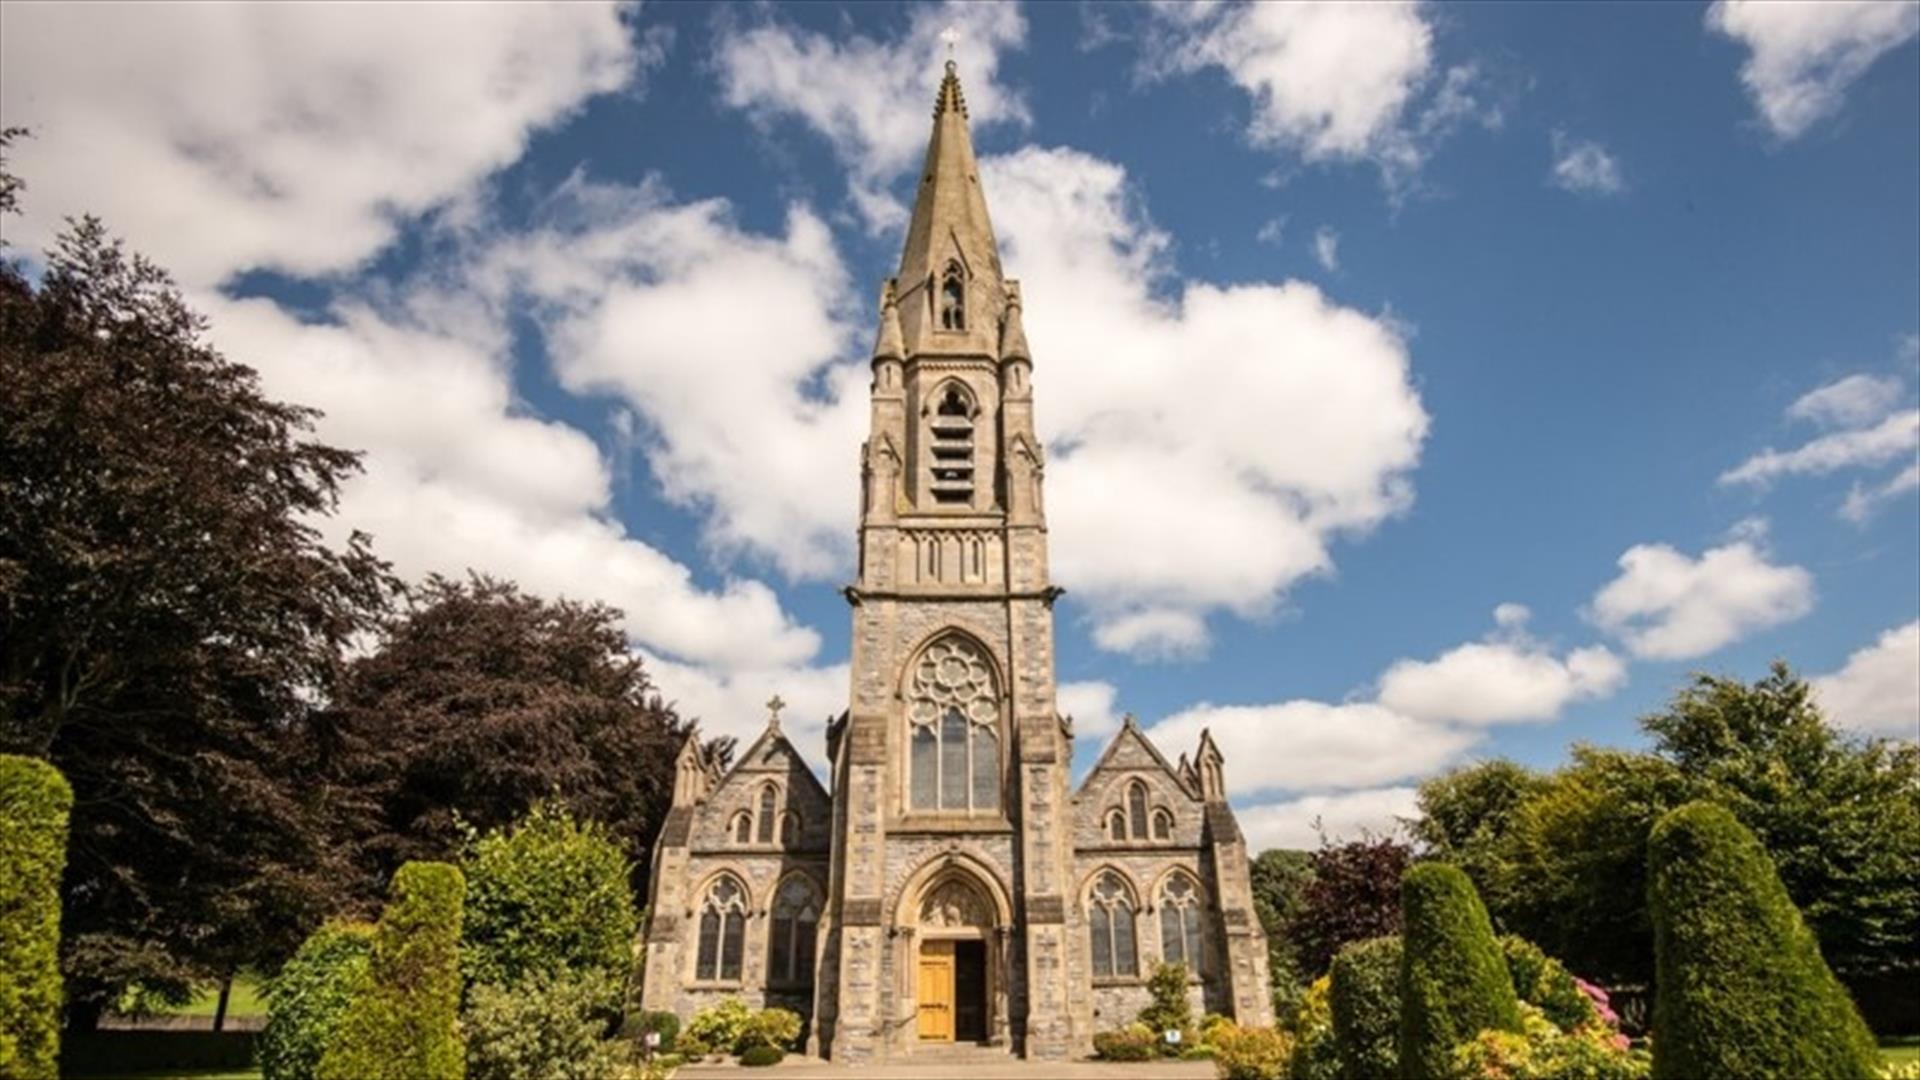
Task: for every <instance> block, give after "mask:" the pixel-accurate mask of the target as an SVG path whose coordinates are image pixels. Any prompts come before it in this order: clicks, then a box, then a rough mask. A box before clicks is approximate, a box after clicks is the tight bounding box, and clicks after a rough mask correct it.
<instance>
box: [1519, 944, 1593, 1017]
mask: <svg viewBox="0 0 1920 1080" xmlns="http://www.w3.org/2000/svg"><path fill="white" fill-rule="evenodd" d="M1500 951H1501V953H1502V954H1503V955H1505V957H1506V960H1507V973H1508V974H1510V975H1512V976H1513V992H1514V993H1515V994H1516V995H1518V996H1519V998H1520V1000H1521V1001H1524V1002H1526V1003H1527V1004H1529V1005H1532V1006H1535V1007H1536V1008H1538V1009H1539V1010H1540V1011H1541V1012H1542V1013H1544V1014H1546V1017H1547V1019H1548V1020H1551V1021H1553V1026H1555V1027H1557V1028H1559V1029H1560V1030H1561V1031H1572V1030H1574V1029H1575V1028H1578V1027H1583V1026H1585V1025H1587V1024H1592V1023H1594V1022H1596V1021H1598V1020H1599V1019H1600V1010H1599V1009H1596V1008H1595V1007H1594V1004H1593V999H1592V998H1589V997H1588V996H1587V995H1585V994H1583V993H1581V992H1580V984H1579V983H1576V982H1575V981H1574V979H1573V973H1572V972H1570V971H1568V970H1567V968H1566V965H1564V964H1562V963H1561V962H1560V961H1558V960H1555V959H1554V958H1553V957H1551V956H1548V955H1547V954H1546V951H1545V950H1544V949H1542V948H1540V946H1538V945H1535V944H1534V943H1533V942H1531V941H1528V940H1527V939H1526V938H1523V937H1519V936H1517V935H1514V934H1507V935H1505V936H1503V937H1502V938H1501V939H1500Z"/></svg>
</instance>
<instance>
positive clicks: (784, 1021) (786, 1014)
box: [733, 1009, 800, 1054]
mask: <svg viewBox="0 0 1920 1080" xmlns="http://www.w3.org/2000/svg"><path fill="white" fill-rule="evenodd" d="M799 1038H800V1014H799V1013H796V1012H793V1011H791V1010H789V1009H761V1010H760V1011H759V1012H757V1013H754V1014H753V1015H752V1016H749V1017H747V1022H746V1023H745V1024H743V1025H741V1027H740V1035H739V1037H738V1038H736V1039H734V1041H733V1052H734V1053H736V1054H744V1053H746V1052H747V1051H748V1050H751V1049H753V1048H754V1047H756V1046H771V1047H774V1048H776V1049H779V1050H786V1049H788V1048H790V1047H792V1046H793V1044H794V1042H795V1040H797V1039H799Z"/></svg>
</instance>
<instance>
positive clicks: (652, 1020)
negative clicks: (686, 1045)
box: [621, 1010, 680, 1057]
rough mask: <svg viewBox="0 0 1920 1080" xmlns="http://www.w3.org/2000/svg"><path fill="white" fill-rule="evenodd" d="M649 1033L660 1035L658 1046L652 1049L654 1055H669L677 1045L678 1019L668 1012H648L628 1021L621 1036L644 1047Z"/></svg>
mask: <svg viewBox="0 0 1920 1080" xmlns="http://www.w3.org/2000/svg"><path fill="white" fill-rule="evenodd" d="M650 1031H652V1032H659V1033H660V1045H659V1046H657V1047H655V1048H654V1055H655V1056H656V1057H658V1056H660V1055H662V1054H671V1053H673V1051H674V1047H676V1046H677V1045H678V1044H679V1038H680V1017H679V1016H677V1015H675V1014H673V1013H670V1012H663V1011H658V1010H648V1011H647V1012H643V1013H640V1014H639V1015H638V1016H635V1017H634V1018H633V1019H632V1020H631V1021H629V1022H628V1024H627V1026H626V1027H625V1028H624V1029H623V1030H622V1031H621V1034H622V1035H623V1036H627V1037H630V1038H632V1039H634V1040H636V1041H638V1042H639V1043H640V1045H642V1046H645V1045H646V1042H647V1033H648V1032H650Z"/></svg>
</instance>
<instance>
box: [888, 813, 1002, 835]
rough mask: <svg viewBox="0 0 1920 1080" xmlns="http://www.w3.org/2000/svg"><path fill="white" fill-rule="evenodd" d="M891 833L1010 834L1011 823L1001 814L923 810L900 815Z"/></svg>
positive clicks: (889, 830)
mask: <svg viewBox="0 0 1920 1080" xmlns="http://www.w3.org/2000/svg"><path fill="white" fill-rule="evenodd" d="M887 831H888V832H892V833H942V834H944V833H1011V832H1013V823H1012V822H1011V821H1008V820H1007V819H1006V816H1005V815H1003V814H938V813H928V812H926V811H924V810H922V811H919V812H917V813H913V812H909V813H906V814H902V815H901V816H900V817H899V818H898V819H897V820H896V821H895V822H894V824H893V827H892V828H890V829H888V830H887Z"/></svg>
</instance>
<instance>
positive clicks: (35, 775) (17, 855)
mask: <svg viewBox="0 0 1920 1080" xmlns="http://www.w3.org/2000/svg"><path fill="white" fill-rule="evenodd" d="M72 810H73V789H72V788H71V787H69V786H67V780H66V777H64V776H61V775H60V770H58V769H56V768H54V767H53V766H51V765H49V764H47V763H46V762H44V761H41V760H39V759H38V758H27V757H15V756H13V755H11V754H0V973H4V977H0V1076H6V1077H17V1078H19V1080H51V1078H53V1077H55V1076H57V1075H59V1071H60V1065H59V1061H60V996H61V984H60V875H61V874H62V873H63V872H64V871H65V869H66V865H67V816H68V814H69V813H70V812H71V811H72Z"/></svg>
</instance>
